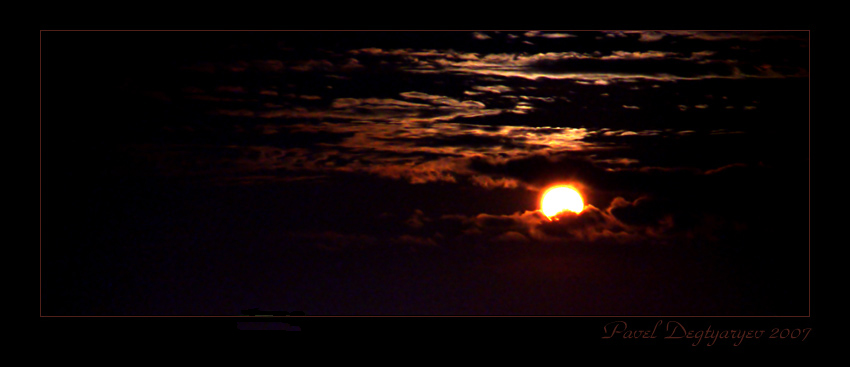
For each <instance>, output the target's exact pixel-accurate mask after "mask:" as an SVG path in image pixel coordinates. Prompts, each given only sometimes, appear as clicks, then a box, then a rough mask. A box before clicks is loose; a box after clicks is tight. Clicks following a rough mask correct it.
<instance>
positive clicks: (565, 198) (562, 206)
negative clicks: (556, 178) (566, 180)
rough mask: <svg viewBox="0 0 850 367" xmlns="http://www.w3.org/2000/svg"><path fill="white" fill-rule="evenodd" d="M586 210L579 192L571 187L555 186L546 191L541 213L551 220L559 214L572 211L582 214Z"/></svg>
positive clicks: (541, 202)
mask: <svg viewBox="0 0 850 367" xmlns="http://www.w3.org/2000/svg"><path fill="white" fill-rule="evenodd" d="M583 209H584V200H582V198H581V195H579V193H578V191H576V190H575V189H574V188H572V187H570V186H555V187H553V188H550V189H549V190H546V192H545V193H544V194H543V200H541V201H540V211H542V212H543V214H545V215H546V216H547V217H549V219H552V217H554V216H555V215H557V214H558V213H561V212H564V211H571V212H573V213H581V211H582V210H583Z"/></svg>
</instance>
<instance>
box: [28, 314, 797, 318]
mask: <svg viewBox="0 0 850 367" xmlns="http://www.w3.org/2000/svg"><path fill="white" fill-rule="evenodd" d="M41 317H44V318H104V317H106V318H269V317H275V318H294V317H297V318H352V317H355V318H411V317H427V318H446V317H449V318H457V317H461V318H469V317H478V318H481V317H483V318H505V317H509V318H552V317H557V318H575V317H579V318H611V317H623V318H633V319H635V318H730V319H734V318H748V319H752V318H785V319H791V318H807V317H810V316H805V315H802V316H799V315H798V316H782V315H780V316H668V315H659V316H628V315H613V316H603V315H592V316H581V315H578V316H567V315H286V316H274V315H256V316H251V315H224V316H222V315H184V316H181V315H161V316H155V315H127V316H122V315H91V316H41Z"/></svg>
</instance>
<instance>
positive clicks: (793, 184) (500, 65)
mask: <svg viewBox="0 0 850 367" xmlns="http://www.w3.org/2000/svg"><path fill="white" fill-rule="evenodd" d="M41 52H42V58H41V60H42V65H41V66H42V69H41V70H42V83H41V92H42V94H41V95H42V120H41V129H42V131H41V137H42V171H41V173H42V200H43V204H42V230H43V232H42V233H43V237H42V259H41V260H42V314H44V315H237V314H239V312H240V310H245V309H249V308H254V307H257V308H260V309H264V310H282V311H303V312H304V313H305V314H307V315H718V316H719V315H725V316H729V315H785V316H787V315H807V314H808V312H809V310H808V305H809V302H808V301H809V299H808V294H809V288H808V287H809V278H808V273H809V75H808V73H809V34H808V32H786V31H783V32H754V31H746V32H732V31H715V32H703V31H612V32H572V31H564V32H553V31H547V32H536V31H503V32H492V31H489V32H296V31H286V32H174V31H163V32H116V31H96V32H68V31H50V32H42V47H41ZM559 183H570V184H573V185H575V186H576V187H578V188H579V189H580V191H581V193H582V195H583V196H584V199H585V203H586V204H587V205H588V207H587V208H586V209H585V210H584V211H583V212H582V213H581V214H578V215H575V214H568V215H564V216H562V218H560V220H558V221H554V222H553V221H549V220H548V219H547V218H546V217H545V216H542V215H541V214H540V213H539V212H538V211H537V210H538V209H539V201H540V196H541V194H542V192H543V190H545V189H546V188H547V187H549V186H551V185H554V184H559Z"/></svg>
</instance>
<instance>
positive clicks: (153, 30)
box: [40, 29, 811, 41]
mask: <svg viewBox="0 0 850 367" xmlns="http://www.w3.org/2000/svg"><path fill="white" fill-rule="evenodd" d="M40 31H41V32H497V31H498V32H531V31H538V32H606V31H608V32H628V31H636V32H671V31H672V32H677V31H682V32H688V31H691V32H809V33H811V30H810V29H773V30H771V29H757V30H756V29H507V30H506V29H478V30H473V29H42V30H40ZM809 41H811V34H809Z"/></svg>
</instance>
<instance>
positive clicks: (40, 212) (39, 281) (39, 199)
mask: <svg viewBox="0 0 850 367" xmlns="http://www.w3.org/2000/svg"><path fill="white" fill-rule="evenodd" d="M676 30H684V29H676ZM302 31H310V32H349V31H347V30H330V31H328V30H325V31H322V30H159V29H155V30H79V29H76V30H50V29H42V30H39V34H38V46H39V52H38V59H39V65H38V66H39V71H38V81H39V94H38V106H39V111H38V120H39V144H38V147H39V155H38V168H39V175H38V184H39V194H38V202H39V218H38V227H39V234H38V239H39V247H38V255H39V262H38V270H39V275H38V284H39V298H38V299H39V305H38V310H39V316H40V317H255V316H238V315H236V316H200V315H198V316H45V315H43V314H42V294H41V288H42V262H41V260H42V246H41V245H42V232H43V230H42V206H43V204H42V192H41V191H42V136H41V134H42V131H41V130H42V109H43V108H42V90H41V86H42V83H43V82H42V48H43V46H42V38H41V32H302ZM352 31H359V32H373V31H374V32H381V31H383V32H394V31H404V30H352ZM408 31H413V30H408ZM429 31H434V30H429ZM441 31H442V32H453V31H451V30H437V32H441ZM463 31H470V30H463ZM517 31H522V30H517ZM524 31H528V30H524ZM557 31H570V32H582V31H603V30H557ZM620 31H623V30H620ZM644 31H649V30H644ZM661 31H671V29H667V30H661ZM691 31H704V32H710V31H726V32H736V31H739V32H754V31H760V32H807V33H808V44H809V101H808V102H809V129H808V130H809V131H808V133H809V151H808V154H809V157H808V160H809V172H808V174H809V180H808V181H809V195H808V199H809V205H808V207H809V218H808V222H809V223H808V224H809V254H808V255H809V314H808V315H798V316H743V315H738V316H620V315H614V316H558V315H555V316H551V315H550V316H534V315H526V316H523V315H516V316H508V315H505V316H485V315H478V316H475V315H473V316H435V315H429V316H410V315H409V316H381V315H375V316H342V315H336V316H318V315H317V316H307V315H304V316H264V317H582V318H587V317H685V318H688V317H701V318H712V317H732V318H737V317H746V318H767V317H771V318H801V317H811V316H812V240H811V232H812V167H811V159H812V121H811V108H812V95H811V89H812V82H811V63H812V52H811V40H812V34H811V30H706V29H702V30H691Z"/></svg>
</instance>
